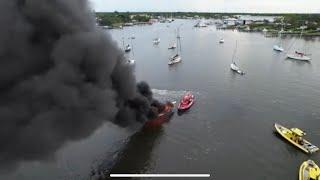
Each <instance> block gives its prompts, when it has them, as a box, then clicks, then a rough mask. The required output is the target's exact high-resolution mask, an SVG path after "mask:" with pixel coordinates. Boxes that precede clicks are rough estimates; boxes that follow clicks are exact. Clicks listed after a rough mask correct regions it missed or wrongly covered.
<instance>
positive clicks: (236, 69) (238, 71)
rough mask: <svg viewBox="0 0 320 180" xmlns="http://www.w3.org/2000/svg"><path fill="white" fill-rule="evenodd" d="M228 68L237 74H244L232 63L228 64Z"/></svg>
mask: <svg viewBox="0 0 320 180" xmlns="http://www.w3.org/2000/svg"><path fill="white" fill-rule="evenodd" d="M230 69H231V70H233V71H234V72H236V73H238V74H244V72H243V71H241V70H240V68H239V67H238V66H236V65H235V64H234V63H232V64H230Z"/></svg>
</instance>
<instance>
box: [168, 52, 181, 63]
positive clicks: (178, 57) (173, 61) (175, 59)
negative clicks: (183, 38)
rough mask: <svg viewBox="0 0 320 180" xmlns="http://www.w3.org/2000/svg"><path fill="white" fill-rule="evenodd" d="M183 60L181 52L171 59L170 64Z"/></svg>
mask: <svg viewBox="0 0 320 180" xmlns="http://www.w3.org/2000/svg"><path fill="white" fill-rule="evenodd" d="M181 60H182V59H181V56H180V55H179V54H176V55H174V56H172V57H171V58H170V59H169V62H168V65H173V64H176V63H179V62H181Z"/></svg>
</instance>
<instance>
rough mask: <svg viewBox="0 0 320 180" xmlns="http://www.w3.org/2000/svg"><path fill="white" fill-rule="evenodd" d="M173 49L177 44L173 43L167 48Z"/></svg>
mask: <svg viewBox="0 0 320 180" xmlns="http://www.w3.org/2000/svg"><path fill="white" fill-rule="evenodd" d="M175 48H177V43H175V42H174V43H172V44H171V45H170V46H169V47H168V49H175Z"/></svg>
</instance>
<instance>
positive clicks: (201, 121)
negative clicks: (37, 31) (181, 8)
mask: <svg viewBox="0 0 320 180" xmlns="http://www.w3.org/2000/svg"><path fill="white" fill-rule="evenodd" d="M194 24H195V21H189V20H176V21H175V22H173V23H171V24H155V25H152V26H135V27H128V28H125V29H123V30H111V31H108V33H110V34H111V35H112V37H113V38H114V40H115V41H116V42H117V43H118V45H119V47H120V48H122V38H123V37H124V39H125V43H132V44H133V50H134V53H133V54H132V53H131V54H128V56H130V57H133V58H134V59H135V60H136V65H135V71H136V75H137V80H138V81H141V80H144V81H147V82H149V84H150V85H151V87H152V88H154V94H155V96H156V97H157V98H159V99H160V100H179V98H180V97H181V95H183V93H185V92H186V91H192V92H193V93H194V94H195V95H196V97H197V100H196V104H195V105H194V106H193V107H192V109H190V111H188V112H186V113H184V114H182V115H177V114H175V115H174V116H173V118H172V119H171V121H170V123H168V124H166V125H165V126H164V127H163V128H162V129H160V130H158V131H155V132H151V133H150V132H138V133H136V134H134V135H133V136H131V135H132V134H133V133H134V131H133V130H131V129H129V130H128V129H120V128H118V127H115V126H113V125H111V124H106V125H105V126H104V127H101V128H100V129H99V130H97V131H96V133H95V134H94V135H92V136H91V137H88V138H87V139H85V140H83V141H81V142H75V143H69V144H67V145H66V146H65V147H64V148H62V149H61V150H59V152H58V153H57V157H56V160H55V161H48V162H32V163H29V162H26V163H23V164H22V166H21V168H19V169H18V170H17V171H15V172H11V173H9V174H6V175H2V176H0V179H28V180H29V179H30V180H31V179H90V177H91V178H92V176H93V177H96V176H101V175H98V174H97V173H96V172H97V171H108V172H109V171H111V172H117V173H210V174H211V176H212V178H211V179H247V180H249V179H250V180H251V179H252V180H257V179H259V180H269V179H270V180H274V179H287V180H292V179H297V175H298V168H299V166H300V164H301V163H302V161H304V160H306V159H309V158H310V159H313V160H315V161H316V162H318V164H320V155H319V154H314V155H311V156H310V155H306V154H304V153H303V152H302V151H299V150H298V149H297V148H295V147H293V146H292V145H290V144H288V143H286V142H285V141H283V140H282V139H281V138H279V137H278V136H277V135H276V134H275V133H274V127H273V124H274V123H275V122H278V123H280V124H283V125H285V126H288V127H292V126H296V127H300V128H301V129H304V130H305V131H307V133H308V136H307V137H308V139H309V140H310V141H311V142H313V143H314V144H316V145H320V130H319V127H320V112H319V109H320V101H319V100H320V98H319V97H320V41H319V39H318V38H311V39H305V40H299V39H297V38H294V37H284V38H283V44H284V47H285V48H286V49H289V50H290V51H292V50H293V48H290V47H291V46H292V44H295V45H296V46H298V47H299V46H300V45H301V44H303V43H306V45H307V47H308V52H309V53H311V54H312V58H313V59H312V61H311V62H310V63H305V62H298V61H294V60H287V59H285V56H284V54H285V53H277V52H275V51H273V50H272V46H273V45H274V43H275V42H276V41H277V39H276V38H266V37H265V36H263V35H262V34H260V33H241V32H236V31H229V30H228V31H218V30H216V29H215V27H214V26H211V27H208V28H203V29H196V28H193V25H194ZM177 27H180V29H181V32H180V34H181V36H182V38H181V44H182V48H181V56H182V59H183V60H182V62H181V63H179V64H176V65H174V66H172V67H168V65H167V62H168V58H169V57H170V56H172V55H173V54H174V53H175V50H168V47H169V44H170V43H172V42H173V41H174V40H175V36H176V35H175V29H176V28H177ZM132 35H134V36H135V37H136V38H135V39H134V40H129V39H128V37H130V36H132ZM157 36H158V37H159V38H160V39H161V43H160V44H159V45H158V46H154V45H153V44H152V40H153V39H154V38H155V37H157ZM221 37H223V38H224V39H225V43H224V44H219V43H218V41H219V39H220V38H221ZM236 40H237V41H238V49H237V55H236V57H237V60H236V62H237V64H238V65H239V66H240V67H241V68H242V69H243V70H244V71H245V72H246V74H245V75H244V76H239V75H238V74H234V73H233V72H231V71H230V68H229V65H230V63H231V58H232V53H233V51H234V48H235V41H236Z"/></svg>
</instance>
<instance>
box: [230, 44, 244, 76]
mask: <svg viewBox="0 0 320 180" xmlns="http://www.w3.org/2000/svg"><path fill="white" fill-rule="evenodd" d="M237 47H238V41H236V48H235V50H234V52H233V56H232V63H231V64H230V68H231V70H232V71H234V72H236V73H238V74H241V75H244V72H243V71H242V70H241V69H240V68H239V67H238V66H237V64H236V62H235V61H234V59H235V56H236V52H237Z"/></svg>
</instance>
